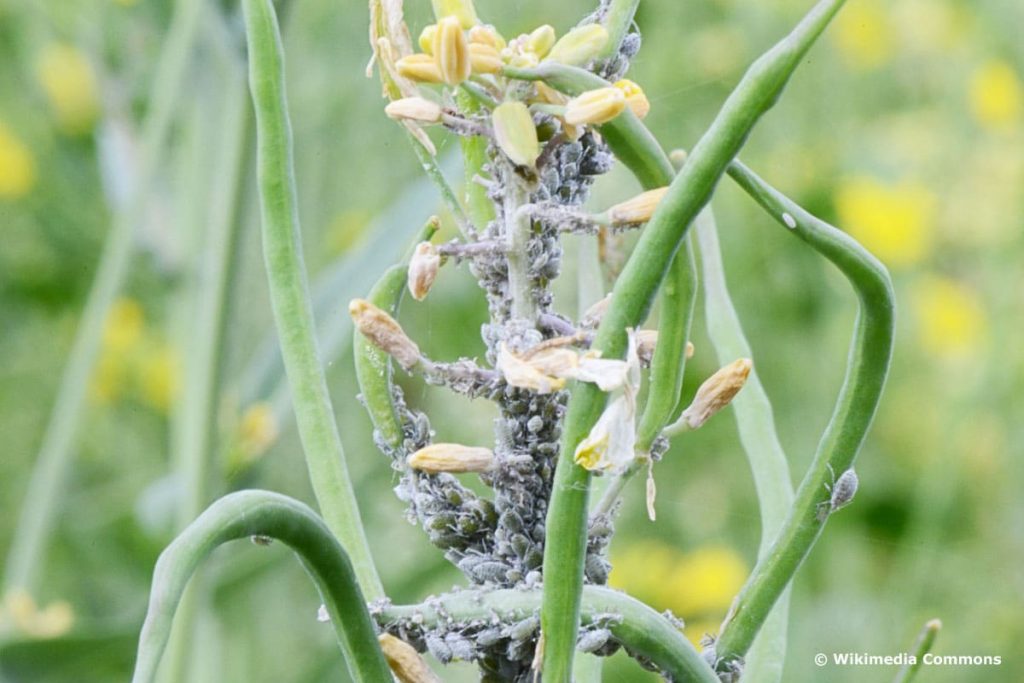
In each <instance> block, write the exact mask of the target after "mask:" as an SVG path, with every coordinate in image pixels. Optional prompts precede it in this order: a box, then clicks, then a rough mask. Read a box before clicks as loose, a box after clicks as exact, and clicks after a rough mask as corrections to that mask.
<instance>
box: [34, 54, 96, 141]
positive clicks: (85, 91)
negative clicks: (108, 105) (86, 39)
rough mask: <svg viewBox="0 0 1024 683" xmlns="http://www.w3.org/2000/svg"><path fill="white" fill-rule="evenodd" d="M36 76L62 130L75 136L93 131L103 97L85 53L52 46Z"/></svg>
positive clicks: (39, 65)
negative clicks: (99, 95) (98, 89)
mask: <svg viewBox="0 0 1024 683" xmlns="http://www.w3.org/2000/svg"><path fill="white" fill-rule="evenodd" d="M36 76H37V78H38V79H39V83H40V84H41V85H42V86H43V90H44V91H45V92H46V97H47V99H48V100H49V102H50V108H51V109H52V110H53V113H54V115H55V116H56V117H57V123H58V125H59V126H60V128H61V130H63V131H64V132H65V133H69V134H72V135H75V134H80V133H87V132H89V131H90V130H92V126H93V123H94V122H95V121H96V116H97V114H98V113H99V98H98V96H97V87H96V76H95V74H94V73H93V69H92V66H91V65H90V64H89V61H88V60H87V59H86V57H85V55H84V54H82V53H81V52H80V51H79V50H78V49H76V48H75V47H73V46H71V45H61V44H57V43H54V44H51V45H49V46H47V47H46V48H45V49H44V50H43V53H42V54H41V55H40V57H39V62H38V64H37V66H36Z"/></svg>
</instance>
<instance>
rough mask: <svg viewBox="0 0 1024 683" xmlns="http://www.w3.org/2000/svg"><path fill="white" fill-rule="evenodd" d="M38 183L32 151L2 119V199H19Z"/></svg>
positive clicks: (0, 172)
mask: <svg viewBox="0 0 1024 683" xmlns="http://www.w3.org/2000/svg"><path fill="white" fill-rule="evenodd" d="M35 184H36V163H35V159H33V158H32V152H30V151H29V149H28V147H26V146H25V144H24V143H22V141H21V140H19V139H18V138H17V136H15V135H14V131H12V130H11V129H10V128H8V127H7V125H6V124H5V123H4V122H3V121H0V199H17V198H18V197H23V196H24V195H26V194H28V192H29V191H31V190H32V187H33V186H35Z"/></svg>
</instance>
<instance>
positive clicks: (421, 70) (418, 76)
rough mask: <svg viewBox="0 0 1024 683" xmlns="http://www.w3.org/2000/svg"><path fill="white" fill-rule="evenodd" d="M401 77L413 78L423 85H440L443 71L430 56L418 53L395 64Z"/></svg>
mask: <svg viewBox="0 0 1024 683" xmlns="http://www.w3.org/2000/svg"><path fill="white" fill-rule="evenodd" d="M395 68H396V69H397V70H398V74H399V75H400V76H404V77H405V78H411V79H412V80H414V81H419V82H421V83H440V82H441V69H440V68H438V66H437V62H435V61H434V58H433V57H431V56H430V55H425V54H422V53H417V54H414V55H407V56H405V57H402V58H401V59H399V60H398V61H397V62H395Z"/></svg>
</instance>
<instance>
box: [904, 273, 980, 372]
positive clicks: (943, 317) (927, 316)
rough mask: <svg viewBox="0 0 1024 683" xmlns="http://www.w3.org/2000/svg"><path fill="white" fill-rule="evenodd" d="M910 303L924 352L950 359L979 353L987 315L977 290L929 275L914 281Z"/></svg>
mask: <svg viewBox="0 0 1024 683" xmlns="http://www.w3.org/2000/svg"><path fill="white" fill-rule="evenodd" d="M911 304H912V306H913V309H914V314H915V318H916V322H917V332H918V336H919V339H920V343H921V347H922V348H923V349H924V350H925V351H926V352H928V353H930V354H932V355H934V356H938V357H940V358H944V359H950V360H958V359H964V358H971V357H976V356H977V355H978V353H979V351H980V347H981V346H982V344H983V343H984V342H985V338H986V337H987V333H988V317H987V315H986V313H985V307H984V305H983V303H982V301H981V300H980V299H979V298H978V296H977V294H975V293H974V292H973V291H971V290H970V289H969V288H967V287H965V286H964V285H963V284H961V283H959V282H957V281H956V280H953V279H950V278H945V277H938V276H928V277H926V278H923V279H922V280H921V281H919V282H918V283H916V284H915V286H914V288H913V291H912V296H911Z"/></svg>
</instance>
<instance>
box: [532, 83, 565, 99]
mask: <svg viewBox="0 0 1024 683" xmlns="http://www.w3.org/2000/svg"><path fill="white" fill-rule="evenodd" d="M533 87H534V90H536V91H537V99H538V100H540V101H541V102H543V103H545V104H559V105H562V104H565V103H566V102H568V101H569V96H568V95H566V94H565V93H562V92H559V91H557V90H555V89H554V88H552V87H551V86H550V85H548V84H547V83H545V82H544V81H537V82H536V83H534V84H533Z"/></svg>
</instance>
